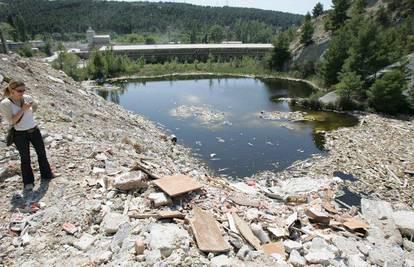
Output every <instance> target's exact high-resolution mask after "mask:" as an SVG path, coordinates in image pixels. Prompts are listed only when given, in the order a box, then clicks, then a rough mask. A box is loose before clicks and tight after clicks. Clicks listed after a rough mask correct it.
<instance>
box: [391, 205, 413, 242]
mask: <svg viewBox="0 0 414 267" xmlns="http://www.w3.org/2000/svg"><path fill="white" fill-rule="evenodd" d="M392 217H393V219H394V222H395V224H396V225H397V227H398V229H399V230H400V231H401V233H402V234H405V235H408V236H414V212H413V211H405V210H400V211H395V212H394V213H393V214H392Z"/></svg>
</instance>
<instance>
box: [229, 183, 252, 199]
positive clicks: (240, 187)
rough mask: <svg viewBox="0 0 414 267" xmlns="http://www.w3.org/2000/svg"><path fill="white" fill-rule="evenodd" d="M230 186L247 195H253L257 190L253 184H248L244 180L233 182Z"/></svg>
mask: <svg viewBox="0 0 414 267" xmlns="http://www.w3.org/2000/svg"><path fill="white" fill-rule="evenodd" d="M231 186H233V187H234V188H236V189H237V190H239V191H240V192H243V193H246V194H248V195H253V196H255V195H256V194H257V190H256V189H255V188H254V187H253V186H249V185H247V184H246V183H244V182H238V183H233V184H231Z"/></svg>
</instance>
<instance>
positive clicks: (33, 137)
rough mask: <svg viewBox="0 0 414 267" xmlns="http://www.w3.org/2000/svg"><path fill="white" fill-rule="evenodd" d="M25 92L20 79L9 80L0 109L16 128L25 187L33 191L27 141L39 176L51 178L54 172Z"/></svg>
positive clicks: (34, 109) (32, 104)
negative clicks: (36, 160)
mask: <svg viewBox="0 0 414 267" xmlns="http://www.w3.org/2000/svg"><path fill="white" fill-rule="evenodd" d="M25 91H26V86H25V84H24V83H23V82H22V81H18V80H12V81H10V83H9V85H8V86H7V87H6V88H5V89H4V99H3V100H2V101H1V102H0V112H1V114H2V116H3V118H5V119H6V120H7V122H8V123H9V124H10V127H14V129H15V135H14V140H13V142H14V144H15V145H16V148H17V150H18V151H19V154H20V160H21V171H22V177H23V183H24V189H25V190H32V189H33V187H34V176H33V170H32V167H31V162H30V143H31V144H32V145H33V147H34V149H35V150H36V154H37V159H38V161H39V168H40V175H41V179H46V180H47V179H52V178H53V173H52V171H51V169H50V165H49V162H48V160H47V157H46V150H45V145H44V143H43V138H42V135H41V133H40V130H39V128H38V127H37V126H36V122H35V120H34V116H33V112H35V111H36V109H37V103H36V102H34V100H33V98H32V97H31V96H29V95H26V94H24V92H25Z"/></svg>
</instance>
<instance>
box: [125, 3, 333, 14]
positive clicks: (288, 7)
mask: <svg viewBox="0 0 414 267" xmlns="http://www.w3.org/2000/svg"><path fill="white" fill-rule="evenodd" d="M123 1H128V2H136V1H139V0H123ZM146 1H149V2H160V1H159V0H146ZM163 2H180V3H183V2H185V3H189V4H195V5H203V6H223V5H227V4H228V5H229V6H237V7H253V8H260V9H268V10H276V11H284V12H291V13H297V14H306V12H308V11H311V10H312V8H313V7H314V6H315V4H316V3H317V2H321V3H322V4H323V6H324V8H325V9H329V8H330V7H331V5H332V1H331V0H169V1H168V0H164V1H163Z"/></svg>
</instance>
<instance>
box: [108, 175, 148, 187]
mask: <svg viewBox="0 0 414 267" xmlns="http://www.w3.org/2000/svg"><path fill="white" fill-rule="evenodd" d="M113 186H114V187H115V188H116V189H119V190H125V191H128V190H135V189H138V188H146V187H148V184H147V182H146V174H144V173H143V172H141V171H133V172H127V173H123V174H120V175H119V176H117V177H115V179H114V182H113Z"/></svg>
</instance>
